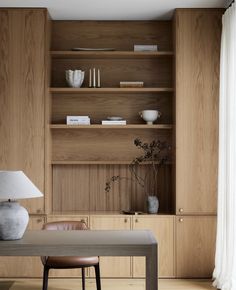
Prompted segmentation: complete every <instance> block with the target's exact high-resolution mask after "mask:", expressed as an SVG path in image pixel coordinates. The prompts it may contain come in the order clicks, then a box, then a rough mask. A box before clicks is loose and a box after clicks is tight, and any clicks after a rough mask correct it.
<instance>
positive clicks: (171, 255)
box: [133, 215, 175, 278]
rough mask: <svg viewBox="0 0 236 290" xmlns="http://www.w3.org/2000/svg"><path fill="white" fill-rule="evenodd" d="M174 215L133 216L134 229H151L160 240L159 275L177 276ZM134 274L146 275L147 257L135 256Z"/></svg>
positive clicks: (136, 275)
mask: <svg viewBox="0 0 236 290" xmlns="http://www.w3.org/2000/svg"><path fill="white" fill-rule="evenodd" d="M174 222H175V220H174V216H150V215H147V216H138V217H134V218H133V229H134V230H143V229H145V230H151V231H152V232H153V234H154V235H155V237H156V239H157V241H158V269H159V271H158V276H159V277H162V278H164V277H174V276H175V267H174V265H175V263H174V261H175V251H174ZM133 276H134V277H137V278H138V277H145V258H144V257H133Z"/></svg>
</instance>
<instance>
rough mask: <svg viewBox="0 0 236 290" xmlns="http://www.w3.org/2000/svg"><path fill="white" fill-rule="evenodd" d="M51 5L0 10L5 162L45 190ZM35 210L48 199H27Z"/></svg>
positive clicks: (0, 159) (1, 163)
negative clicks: (47, 18) (48, 7)
mask: <svg viewBox="0 0 236 290" xmlns="http://www.w3.org/2000/svg"><path fill="white" fill-rule="evenodd" d="M45 14H46V10H45V9H38V10H37V9H36V10H34V9H9V10H7V9H1V10H0V24H1V25H0V55H1V64H0V87H1V91H0V106H1V116H0V136H1V140H2V142H1V144H0V167H1V170H23V171H24V172H25V173H26V174H27V175H28V177H29V178H30V179H31V180H32V181H33V182H34V183H35V184H36V186H37V187H38V188H39V189H40V190H41V191H42V192H44V93H45V90H44V89H45V87H44V85H45V83H44V81H45V46H44V45H45V31H46V30H45ZM23 204H24V205H25V206H26V207H27V208H28V210H29V211H30V212H31V213H42V212H43V211H44V200H43V198H39V199H32V200H26V201H24V202H23Z"/></svg>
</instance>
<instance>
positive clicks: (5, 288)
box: [0, 281, 14, 290]
mask: <svg viewBox="0 0 236 290" xmlns="http://www.w3.org/2000/svg"><path fill="white" fill-rule="evenodd" d="M13 284H14V281H1V282H0V289H1V290H10V289H11V286H12V285H13Z"/></svg>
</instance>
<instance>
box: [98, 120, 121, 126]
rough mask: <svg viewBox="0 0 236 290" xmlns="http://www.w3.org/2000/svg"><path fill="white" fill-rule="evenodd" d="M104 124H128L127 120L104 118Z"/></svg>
mask: <svg viewBox="0 0 236 290" xmlns="http://www.w3.org/2000/svg"><path fill="white" fill-rule="evenodd" d="M102 125H126V120H121V121H108V120H103V121H102Z"/></svg>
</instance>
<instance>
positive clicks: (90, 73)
mask: <svg viewBox="0 0 236 290" xmlns="http://www.w3.org/2000/svg"><path fill="white" fill-rule="evenodd" d="M89 88H92V70H91V68H90V69H89Z"/></svg>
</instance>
